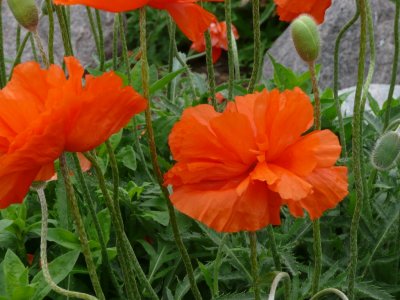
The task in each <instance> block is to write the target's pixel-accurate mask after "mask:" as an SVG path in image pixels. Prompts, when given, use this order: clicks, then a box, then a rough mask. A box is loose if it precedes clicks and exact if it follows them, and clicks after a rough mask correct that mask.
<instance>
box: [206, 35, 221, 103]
mask: <svg viewBox="0 0 400 300" xmlns="http://www.w3.org/2000/svg"><path fill="white" fill-rule="evenodd" d="M204 39H205V41H206V62H207V75H208V86H209V89H210V98H211V103H212V105H213V106H214V108H215V110H218V104H217V99H216V97H215V72H214V64H213V58H212V44H211V35H210V31H209V30H208V29H207V30H206V31H205V32H204Z"/></svg>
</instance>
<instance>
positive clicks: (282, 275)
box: [268, 272, 290, 300]
mask: <svg viewBox="0 0 400 300" xmlns="http://www.w3.org/2000/svg"><path fill="white" fill-rule="evenodd" d="M283 279H286V280H285V285H288V286H289V293H290V276H289V274H288V273H286V272H279V273H278V275H276V276H275V278H274V281H272V284H271V290H270V292H269V296H268V300H275V293H276V289H277V288H278V284H279V282H281V280H283Z"/></svg>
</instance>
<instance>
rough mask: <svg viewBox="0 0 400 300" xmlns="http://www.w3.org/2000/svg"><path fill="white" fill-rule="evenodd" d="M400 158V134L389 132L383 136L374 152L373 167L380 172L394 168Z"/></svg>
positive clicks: (372, 157)
mask: <svg viewBox="0 0 400 300" xmlns="http://www.w3.org/2000/svg"><path fill="white" fill-rule="evenodd" d="M399 156H400V134H399V133H397V132H395V131H388V132H386V133H385V134H384V135H382V136H381V137H380V138H379V139H378V140H377V141H376V144H375V147H374V150H372V155H371V163H372V166H373V167H374V168H376V169H378V170H380V171H387V170H390V169H391V168H393V166H394V165H395V164H396V162H397V160H398V159H399Z"/></svg>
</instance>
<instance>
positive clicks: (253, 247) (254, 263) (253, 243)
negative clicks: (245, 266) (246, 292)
mask: <svg viewBox="0 0 400 300" xmlns="http://www.w3.org/2000/svg"><path fill="white" fill-rule="evenodd" d="M249 239H250V259H251V274H252V277H253V292H254V300H261V291H260V282H259V281H260V276H259V274H258V272H259V271H258V257H257V234H256V233H255V232H253V231H252V232H249Z"/></svg>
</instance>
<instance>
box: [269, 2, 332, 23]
mask: <svg viewBox="0 0 400 300" xmlns="http://www.w3.org/2000/svg"><path fill="white" fill-rule="evenodd" d="M274 2H275V4H276V6H277V13H278V15H279V19H280V20H281V21H286V22H291V21H292V20H294V19H295V18H297V17H298V16H299V15H301V14H309V15H311V16H312V17H314V19H315V20H316V21H317V23H318V24H321V23H323V22H324V18H325V11H326V10H327V9H328V8H329V7H330V6H331V4H332V0H306V1H305V0H274Z"/></svg>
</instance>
